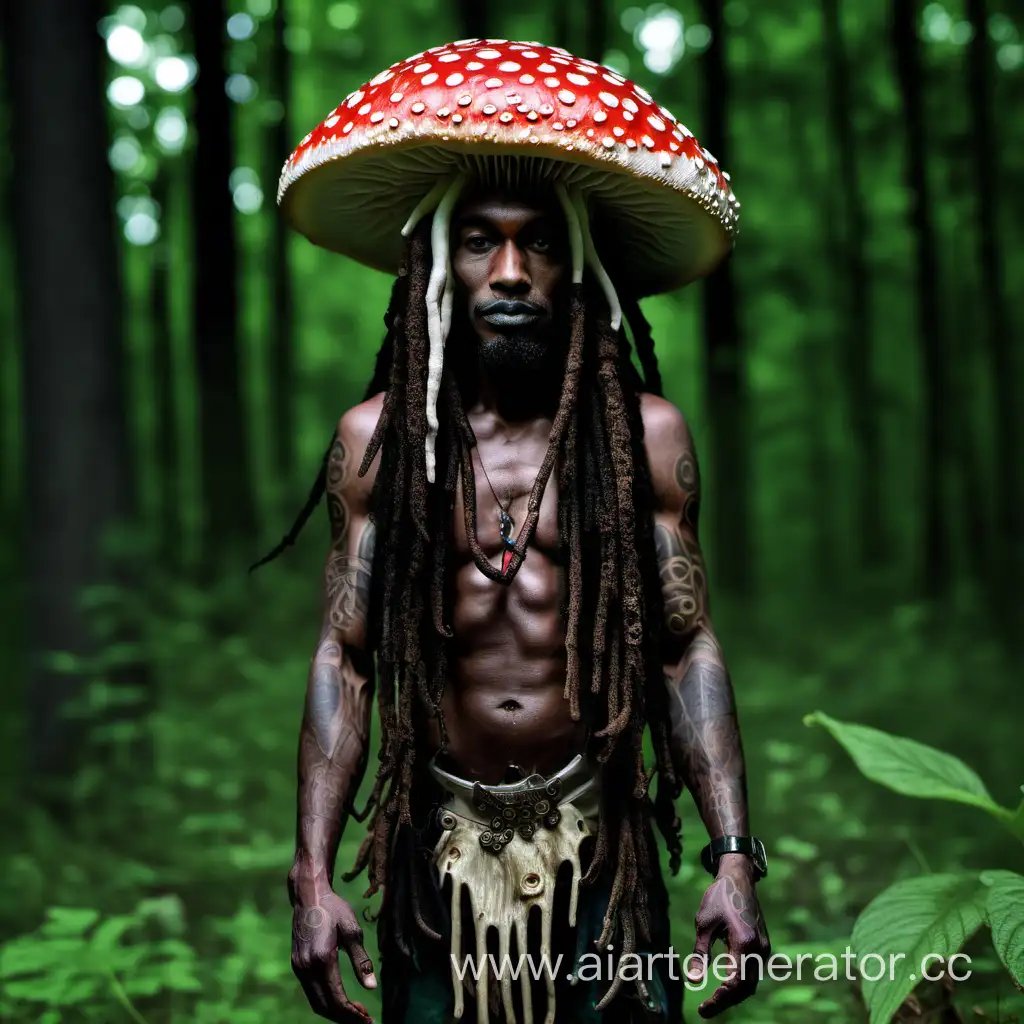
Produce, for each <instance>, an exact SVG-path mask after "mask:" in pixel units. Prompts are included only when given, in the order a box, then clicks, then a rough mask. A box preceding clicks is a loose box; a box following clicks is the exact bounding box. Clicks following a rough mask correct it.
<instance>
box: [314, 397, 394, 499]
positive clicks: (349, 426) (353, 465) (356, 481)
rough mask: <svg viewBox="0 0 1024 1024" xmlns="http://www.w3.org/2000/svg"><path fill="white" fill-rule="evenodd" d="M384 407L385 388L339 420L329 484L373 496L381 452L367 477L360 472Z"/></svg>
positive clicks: (330, 459) (329, 469)
mask: <svg viewBox="0 0 1024 1024" xmlns="http://www.w3.org/2000/svg"><path fill="white" fill-rule="evenodd" d="M383 408H384V394H383V392H381V393H380V394H378V395H374V396H373V397H372V398H369V399H367V400H366V401H365V402H360V403H359V405H354V406H353V407H352V408H351V409H349V410H348V411H347V412H346V413H345V414H344V415H343V416H342V417H341V419H339V420H338V426H337V429H336V430H335V432H334V441H333V444H332V446H331V454H330V457H329V460H328V474H327V485H328V487H329V488H332V489H334V488H339V487H340V488H342V489H343V490H344V491H345V492H346V493H347V494H348V495H350V496H351V497H355V496H356V495H357V494H365V495H366V496H369V492H370V490H371V489H372V488H373V481H374V477H375V476H376V475H377V465H378V464H379V462H380V454H379V453H378V454H377V455H376V456H375V457H374V460H373V462H372V463H371V464H370V468H369V470H368V471H367V473H366V475H365V476H363V477H360V476H359V466H360V464H361V463H362V461H363V455H364V454H365V452H366V447H367V445H368V444H369V443H370V438H372V437H373V432H374V430H375V429H376V427H377V420H378V419H379V418H380V414H381V410H382V409H383Z"/></svg>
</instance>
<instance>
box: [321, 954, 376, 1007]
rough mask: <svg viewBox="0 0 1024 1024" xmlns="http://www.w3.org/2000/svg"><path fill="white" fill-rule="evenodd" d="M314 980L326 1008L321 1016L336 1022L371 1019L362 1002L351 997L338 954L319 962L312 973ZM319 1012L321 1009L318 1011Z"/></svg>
mask: <svg viewBox="0 0 1024 1024" xmlns="http://www.w3.org/2000/svg"><path fill="white" fill-rule="evenodd" d="M312 981H313V983H314V984H315V985H316V986H317V988H318V990H319V991H320V992H321V993H322V998H323V1003H324V1010H325V1011H326V1012H322V1013H321V1016H324V1017H326V1018H327V1019H328V1020H330V1021H334V1022H335V1024H350V1022H352V1021H358V1020H364V1021H369V1020H370V1019H371V1018H370V1013H369V1011H368V1010H367V1009H366V1007H365V1006H363V1005H362V1003H355V1002H352V1000H350V999H349V997H348V995H347V994H346V992H345V986H344V984H343V983H342V980H341V969H340V968H339V966H338V956H337V954H336V953H333V952H332V954H331V955H330V956H329V957H326V958H324V959H322V960H320V961H318V963H317V968H316V969H315V970H314V972H313V974H312ZM318 1012H319V1011H318Z"/></svg>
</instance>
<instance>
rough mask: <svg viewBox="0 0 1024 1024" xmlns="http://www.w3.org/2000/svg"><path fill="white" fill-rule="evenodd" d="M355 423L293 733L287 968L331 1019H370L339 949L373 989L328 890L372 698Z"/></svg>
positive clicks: (333, 494) (339, 476) (364, 748)
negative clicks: (350, 986)
mask: <svg viewBox="0 0 1024 1024" xmlns="http://www.w3.org/2000/svg"><path fill="white" fill-rule="evenodd" d="M353 412H356V411H355V410H354V411H353ZM359 425H360V417H359V416H358V415H353V413H349V414H348V415H346V417H344V418H343V419H342V421H341V423H340V424H339V426H338V430H337V433H336V434H335V439H334V443H333V445H332V447H331V451H330V454H329V456H328V469H327V491H326V493H327V508H328V513H329V517H330V525H331V546H330V550H329V552H328V555H327V563H326V567H325V571H324V601H323V622H322V625H321V630H320V640H319V643H318V644H317V648H316V653H315V654H314V656H313V662H312V665H311V666H310V671H309V679H308V682H307V687H306V704H305V711H304V714H303V717H302V726H301V729H300V733H299V765H298V774H299V785H298V827H297V830H296V833H297V834H296V853H295V862H294V864H293V866H292V869H291V871H290V872H289V875H288V891H289V895H290V897H291V901H292V906H293V907H294V915H293V922H292V927H293V936H292V966H293V969H294V970H295V973H296V975H297V976H298V978H299V980H300V981H301V982H302V986H303V988H304V989H305V992H306V996H307V998H308V999H309V1002H310V1005H311V1006H312V1008H313V1009H314V1010H315V1011H316V1012H317V1013H318V1014H320V1015H321V1016H323V1017H326V1018H327V1019H328V1020H334V1021H349V1020H351V1021H357V1020H368V1019H369V1014H368V1013H367V1012H366V1010H365V1009H364V1008H363V1007H362V1006H361V1005H360V1004H358V1003H353V1002H350V1001H349V1000H348V998H347V996H346V995H345V989H344V986H343V985H342V981H341V973H340V970H339V966H338V948H339V945H340V946H341V947H342V948H344V949H345V950H346V952H347V953H348V956H349V958H350V960H351V962H352V965H353V967H354V969H355V972H356V976H357V977H358V979H359V980H360V982H361V983H362V984H363V985H364V986H365V987H367V988H374V987H376V979H375V977H374V974H373V965H372V963H371V961H370V958H369V956H368V955H367V953H366V950H365V948H364V947H363V933H362V928H361V927H360V925H359V922H358V919H357V918H356V915H355V912H354V911H353V909H352V907H351V906H350V905H349V904H348V903H347V902H346V901H345V900H343V899H341V897H339V896H337V895H336V894H335V893H334V891H333V888H332V882H333V876H334V861H335V857H336V855H337V851H338V844H339V842H340V840H341V834H342V831H343V829H344V827H345V822H346V819H347V817H348V815H349V812H350V811H351V807H352V802H353V800H354V798H355V794H356V792H357V791H358V789H359V784H360V782H361V781H362V778H363V774H364V772H365V770H366V763H367V756H368V740H369V733H370V715H371V710H372V698H373V683H372V661H371V659H370V657H369V656H368V655H367V654H366V653H365V647H366V612H367V605H368V598H369V587H370V573H371V570H372V564H373V540H374V527H373V524H372V523H371V522H370V520H369V514H368V513H369V494H370V488H371V486H372V485H371V483H370V482H369V481H368V480H367V479H362V480H360V479H359V478H358V477H357V475H356V469H357V468H358V463H359V460H360V457H361V454H362V451H363V447H365V438H363V439H362V445H363V447H358V445H359V443H360V434H361V431H360V430H359V429H358V427H359Z"/></svg>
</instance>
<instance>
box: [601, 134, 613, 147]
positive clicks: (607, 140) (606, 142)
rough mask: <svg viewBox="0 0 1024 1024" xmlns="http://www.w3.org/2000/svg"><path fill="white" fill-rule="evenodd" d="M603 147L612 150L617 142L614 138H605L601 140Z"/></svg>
mask: <svg viewBox="0 0 1024 1024" xmlns="http://www.w3.org/2000/svg"><path fill="white" fill-rule="evenodd" d="M601 145H603V146H604V147H605V149H611V148H612V147H613V146H614V145H615V140H614V139H612V138H609V137H608V136H605V137H604V138H603V139H602V140H601Z"/></svg>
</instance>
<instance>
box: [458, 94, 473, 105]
mask: <svg viewBox="0 0 1024 1024" xmlns="http://www.w3.org/2000/svg"><path fill="white" fill-rule="evenodd" d="M472 102H473V97H472V96H471V95H470V94H469V93H468V92H464V93H463V94H462V95H461V96H460V97H459V99H458V104H459V106H460V107H468V106H469V105H470V103H472Z"/></svg>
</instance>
